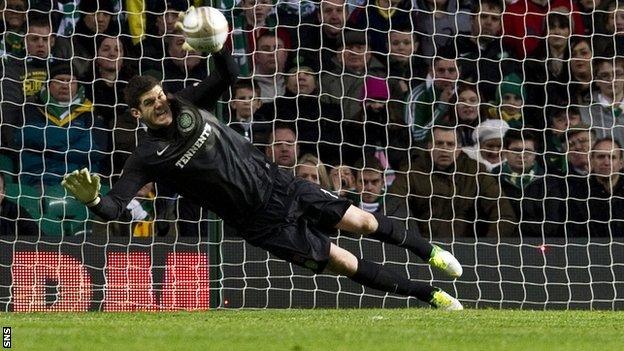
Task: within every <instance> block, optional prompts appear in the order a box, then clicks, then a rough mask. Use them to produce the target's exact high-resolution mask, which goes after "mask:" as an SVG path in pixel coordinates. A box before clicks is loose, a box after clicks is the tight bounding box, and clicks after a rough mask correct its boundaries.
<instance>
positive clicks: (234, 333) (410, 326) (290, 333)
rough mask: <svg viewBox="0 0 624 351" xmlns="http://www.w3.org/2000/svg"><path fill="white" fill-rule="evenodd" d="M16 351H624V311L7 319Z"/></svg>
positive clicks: (13, 316)
mask: <svg viewBox="0 0 624 351" xmlns="http://www.w3.org/2000/svg"><path fill="white" fill-rule="evenodd" d="M0 319H1V321H2V326H10V327H12V343H13V345H12V346H13V347H12V348H13V349H15V350H48V351H52V350H89V351H93V350H149V351H153V350H253V351H262V350H291V351H304V350H324V351H326V350H357V351H364V350H374V351H384V350H441V351H446V350H506V351H509V350H522V351H526V350H566V351H568V350H600V351H607V350H622V349H624V313H623V312H598V311H549V312H543V311H515V310H466V311H461V312H455V313H450V312H440V311H435V310H429V309H417V308H415V309H385V310H380V309H361V310H351V309H345V310H243V311H231V310H215V311H209V312H192V313H177V312H176V313H98V312H92V313H78V314H76V313H35V314H19V313H3V314H0Z"/></svg>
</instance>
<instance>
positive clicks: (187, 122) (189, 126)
mask: <svg viewBox="0 0 624 351" xmlns="http://www.w3.org/2000/svg"><path fill="white" fill-rule="evenodd" d="M194 127H195V120H194V119H193V116H191V114H190V113H188V112H182V113H181V114H180V115H179V116H178V130H179V131H180V133H183V134H186V133H188V132H190V131H191V130H193V128H194Z"/></svg>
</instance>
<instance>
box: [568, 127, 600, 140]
mask: <svg viewBox="0 0 624 351" xmlns="http://www.w3.org/2000/svg"><path fill="white" fill-rule="evenodd" d="M583 132H587V133H589V134H590V136H592V137H595V136H596V132H595V131H594V130H593V129H591V126H590V125H588V124H585V123H581V124H579V125H576V126H573V127H570V128H569V129H568V130H567V131H566V140H570V138H572V137H573V136H575V135H577V134H579V133H583Z"/></svg>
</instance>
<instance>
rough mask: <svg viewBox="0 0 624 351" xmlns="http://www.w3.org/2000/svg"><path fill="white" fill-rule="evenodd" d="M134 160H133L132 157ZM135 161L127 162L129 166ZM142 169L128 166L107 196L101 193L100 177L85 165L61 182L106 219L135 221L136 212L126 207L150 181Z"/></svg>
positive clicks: (79, 199) (94, 211)
mask: <svg viewBox="0 0 624 351" xmlns="http://www.w3.org/2000/svg"><path fill="white" fill-rule="evenodd" d="M128 161H130V159H129V160H128ZM129 164H131V162H127V163H126V165H129ZM149 181H150V180H149V179H147V178H146V177H145V176H144V175H143V173H142V172H140V171H139V170H138V169H136V168H133V167H125V168H124V172H123V174H122V175H121V177H120V178H119V180H118V181H117V182H116V183H115V185H114V186H113V188H112V189H111V191H110V192H109V193H108V194H107V195H106V196H102V195H101V194H100V177H99V176H97V175H95V174H90V173H89V170H88V169H86V168H83V169H82V170H80V171H73V172H72V173H69V174H67V175H65V177H64V178H63V181H62V182H61V184H62V185H63V186H64V187H65V188H66V189H67V190H68V191H69V192H70V193H71V194H72V195H74V197H75V198H76V199H77V200H78V201H80V202H82V203H83V204H85V205H86V206H87V207H89V209H90V210H91V211H92V212H93V213H95V214H96V215H98V216H100V217H101V218H102V219H104V220H108V221H112V220H116V219H118V220H121V221H131V220H132V213H131V212H130V210H128V209H127V208H126V206H127V205H128V203H129V202H130V201H131V200H132V199H133V198H134V197H135V195H136V193H137V191H139V189H141V188H142V187H143V185H145V184H147V183H149Z"/></svg>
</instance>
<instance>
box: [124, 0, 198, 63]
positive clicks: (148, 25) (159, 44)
mask: <svg viewBox="0 0 624 351" xmlns="http://www.w3.org/2000/svg"><path fill="white" fill-rule="evenodd" d="M188 7H189V5H188V1H187V0H166V1H163V0H161V1H144V0H126V1H125V9H126V10H127V11H128V12H127V18H128V29H129V32H130V35H131V36H132V43H133V44H134V46H135V51H137V53H140V57H141V62H142V67H141V72H143V71H145V70H147V69H149V68H160V60H162V58H164V57H165V53H166V45H165V41H164V40H163V38H164V37H165V35H167V34H172V33H173V32H174V31H175V23H176V22H177V21H178V15H179V14H180V13H182V12H184V11H186V10H187V9H188ZM161 69H162V68H161Z"/></svg>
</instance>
